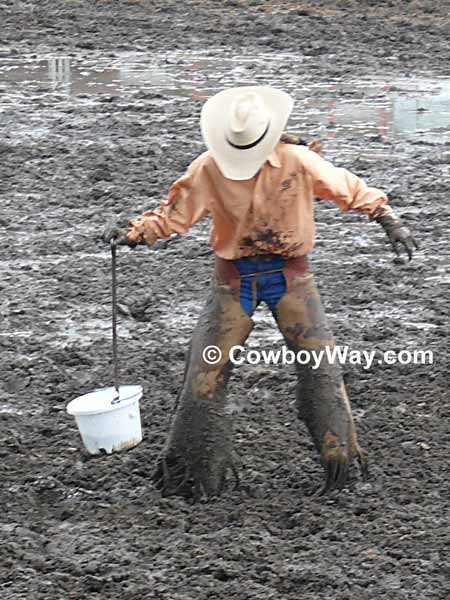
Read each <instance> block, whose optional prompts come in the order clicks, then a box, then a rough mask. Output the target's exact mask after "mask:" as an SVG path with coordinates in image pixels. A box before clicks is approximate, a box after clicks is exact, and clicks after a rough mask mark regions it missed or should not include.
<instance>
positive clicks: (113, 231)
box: [101, 224, 137, 248]
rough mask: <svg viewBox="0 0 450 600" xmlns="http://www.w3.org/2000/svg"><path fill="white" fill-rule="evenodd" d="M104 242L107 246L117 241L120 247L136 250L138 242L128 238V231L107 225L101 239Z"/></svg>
mask: <svg viewBox="0 0 450 600" xmlns="http://www.w3.org/2000/svg"><path fill="white" fill-rule="evenodd" d="M101 239H102V241H103V242H106V243H107V244H110V243H111V240H116V244H117V245H118V246H129V247H130V248H134V247H135V246H137V244H136V242H133V241H131V240H130V239H128V237H127V230H126V229H124V228H122V227H119V226H118V225H116V224H114V225H107V226H106V227H105V229H104V231H103V233H102V237H101Z"/></svg>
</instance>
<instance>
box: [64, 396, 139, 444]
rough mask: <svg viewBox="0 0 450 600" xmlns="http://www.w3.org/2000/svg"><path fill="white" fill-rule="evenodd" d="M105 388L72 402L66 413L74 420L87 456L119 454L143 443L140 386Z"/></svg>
mask: <svg viewBox="0 0 450 600" xmlns="http://www.w3.org/2000/svg"><path fill="white" fill-rule="evenodd" d="M116 397H117V392H116V388H114V387H107V388H101V389H98V390H94V391H93V392H90V393H89V394H85V395H84V396H80V397H79V398H75V400H72V402H70V403H69V404H68V406H67V412H68V413H69V414H70V415H73V416H74V417H75V420H76V423H77V425H78V430H79V432H80V435H81V439H82V440H83V444H84V446H85V448H86V450H87V451H88V452H89V453H90V454H100V453H101V452H106V453H107V454H111V453H112V452H119V451H120V450H127V449H129V448H134V446H137V445H138V444H139V442H141V441H142V429H141V414H140V410H139V400H140V399H141V398H142V387H141V386H140V385H121V386H120V387H119V398H118V399H117V400H116V401H115V402H113V400H115V398H116Z"/></svg>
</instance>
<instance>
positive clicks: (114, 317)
mask: <svg viewBox="0 0 450 600" xmlns="http://www.w3.org/2000/svg"><path fill="white" fill-rule="evenodd" d="M110 245H111V306H112V356H113V378H114V388H115V390H116V395H115V396H114V398H113V399H112V400H111V404H118V403H119V402H120V392H119V361H118V357H117V275H116V253H117V252H116V251H117V240H116V238H111V241H110Z"/></svg>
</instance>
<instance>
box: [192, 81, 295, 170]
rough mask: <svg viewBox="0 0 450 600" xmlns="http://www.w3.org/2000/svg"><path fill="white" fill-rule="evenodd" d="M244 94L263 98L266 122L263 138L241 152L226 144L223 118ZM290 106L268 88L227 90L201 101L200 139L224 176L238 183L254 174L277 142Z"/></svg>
mask: <svg viewBox="0 0 450 600" xmlns="http://www.w3.org/2000/svg"><path fill="white" fill-rule="evenodd" d="M246 92H255V93H257V94H258V95H259V96H260V97H261V98H262V99H263V101H264V104H265V106H266V108H267V110H268V113H269V117H270V121H269V128H268V130H267V133H266V135H265V136H264V138H263V139H262V140H261V141H260V142H259V143H258V144H257V145H256V146H254V147H253V148H248V149H245V150H244V149H239V148H235V147H233V146H232V145H231V144H230V143H229V142H228V141H227V119H226V116H227V112H228V110H229V108H230V106H231V104H232V102H233V101H234V99H235V98H236V97H237V96H239V95H241V94H242V93H246ZM293 105H294V101H293V100H292V98H291V96H289V94H287V93H286V92H283V91H281V90H277V89H274V88H272V87H269V86H244V87H237V88H231V89H228V90H224V91H222V92H219V93H218V94H216V95H215V96H212V97H211V98H210V99H209V100H207V102H205V104H204V105H203V108H202V112H201V116H200V127H201V132H202V136H203V140H204V142H205V144H206V146H207V148H208V149H209V151H210V152H211V154H212V156H213V158H214V160H215V162H216V163H217V166H218V167H219V169H220V171H221V172H222V174H223V175H224V177H226V178H227V179H234V180H237V181H240V180H244V179H251V178H252V177H253V176H254V175H256V173H257V172H258V170H259V169H260V168H261V167H262V165H263V164H264V162H265V161H266V160H267V158H268V157H269V155H270V153H271V152H272V150H273V149H274V148H275V146H276V145H277V143H278V142H279V141H280V136H281V134H282V132H283V131H284V129H285V127H286V123H287V120H288V118H289V115H290V114H291V111H292V107H293Z"/></svg>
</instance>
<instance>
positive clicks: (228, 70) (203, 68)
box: [0, 51, 450, 152]
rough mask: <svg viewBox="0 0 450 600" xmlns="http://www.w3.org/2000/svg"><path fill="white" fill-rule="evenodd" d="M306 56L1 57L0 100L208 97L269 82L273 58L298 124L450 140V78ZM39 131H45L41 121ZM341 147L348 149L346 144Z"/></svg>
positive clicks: (276, 79)
mask: <svg viewBox="0 0 450 600" xmlns="http://www.w3.org/2000/svg"><path fill="white" fill-rule="evenodd" d="M304 62H306V60H305V59H303V58H302V57H299V56H295V55H273V54H263V55H259V56H258V57H243V56H235V57H226V58H225V57H224V56H223V53H220V51H217V52H216V53H215V52H214V51H209V52H208V54H202V53H194V52H192V53H177V52H172V53H169V54H165V55H152V56H151V57H150V56H148V55H145V54H134V53H126V54H124V55H119V56H117V57H114V58H110V59H103V60H97V61H96V62H92V61H91V62H89V61H84V62H82V61H80V60H77V59H74V58H69V57H49V58H46V59H41V60H27V61H25V60H23V61H17V60H7V59H2V60H1V61H0V87H1V88H4V91H6V92H7V93H6V94H3V98H2V99H1V101H0V110H1V108H2V107H3V108H4V107H5V106H8V105H12V104H15V103H16V102H17V98H16V96H17V94H20V93H21V92H24V91H28V93H32V92H33V91H34V92H35V91H36V90H39V89H40V91H42V88H44V91H48V92H49V93H59V94H60V95H61V96H62V98H64V97H67V96H70V95H83V94H84V95H87V96H89V99H91V100H92V99H93V96H94V95H95V94H101V93H103V94H104V93H106V94H108V95H112V96H122V95H127V94H130V93H133V91H134V92H137V91H139V90H144V91H151V92H154V93H159V94H161V95H162V96H163V98H162V101H164V100H163V99H165V100H166V101H168V102H170V101H173V100H174V99H176V98H178V99H179V98H180V97H181V98H190V99H194V100H198V101H201V102H203V100H204V99H205V98H207V97H209V96H211V95H212V94H214V93H215V92H217V91H219V90H220V89H223V88H224V87H227V86H231V85H251V84H264V83H267V81H266V77H265V76H261V75H257V73H261V72H262V73H264V72H267V67H266V68H265V69H263V68H261V67H263V66H264V65H267V63H269V69H270V72H271V73H273V76H271V80H270V83H271V84H272V85H276V86H279V87H282V88H283V89H285V90H286V91H288V92H291V93H293V95H294V96H295V97H296V106H295V108H294V112H293V114H292V117H291V122H290V125H291V127H292V128H293V129H295V128H298V129H299V131H305V130H306V131H310V130H311V129H315V130H317V132H318V133H319V134H320V135H321V136H322V137H326V138H327V139H331V140H333V138H339V137H343V136H345V135H348V134H353V135H355V134H358V135H361V136H369V137H371V136H373V137H378V138H379V139H380V140H382V141H387V140H392V139H396V138H399V137H410V136H414V137H416V136H420V138H421V139H425V140H429V141H433V142H443V141H448V140H450V79H449V78H434V79H431V78H403V79H394V80H391V79H383V78H381V77H378V78H375V79H373V80H358V81H345V82H343V81H338V80H335V81H327V82H322V81H319V82H318V81H310V80H308V79H307V78H308V75H307V73H306V72H307V69H305V65H304V64H303V63H304ZM286 64H289V65H290V68H289V69H288V68H286ZM305 71H306V72H305ZM296 72H299V73H301V75H298V76H297V78H295V77H293V76H292V73H296ZM38 129H40V131H37V130H38ZM323 130H326V133H325V132H324V131H323ZM34 132H35V135H45V134H46V130H45V128H42V127H41V128H38V127H36V129H35V130H34ZM340 151H341V152H342V151H344V152H345V148H344V149H343V148H342V147H341V148H340Z"/></svg>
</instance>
